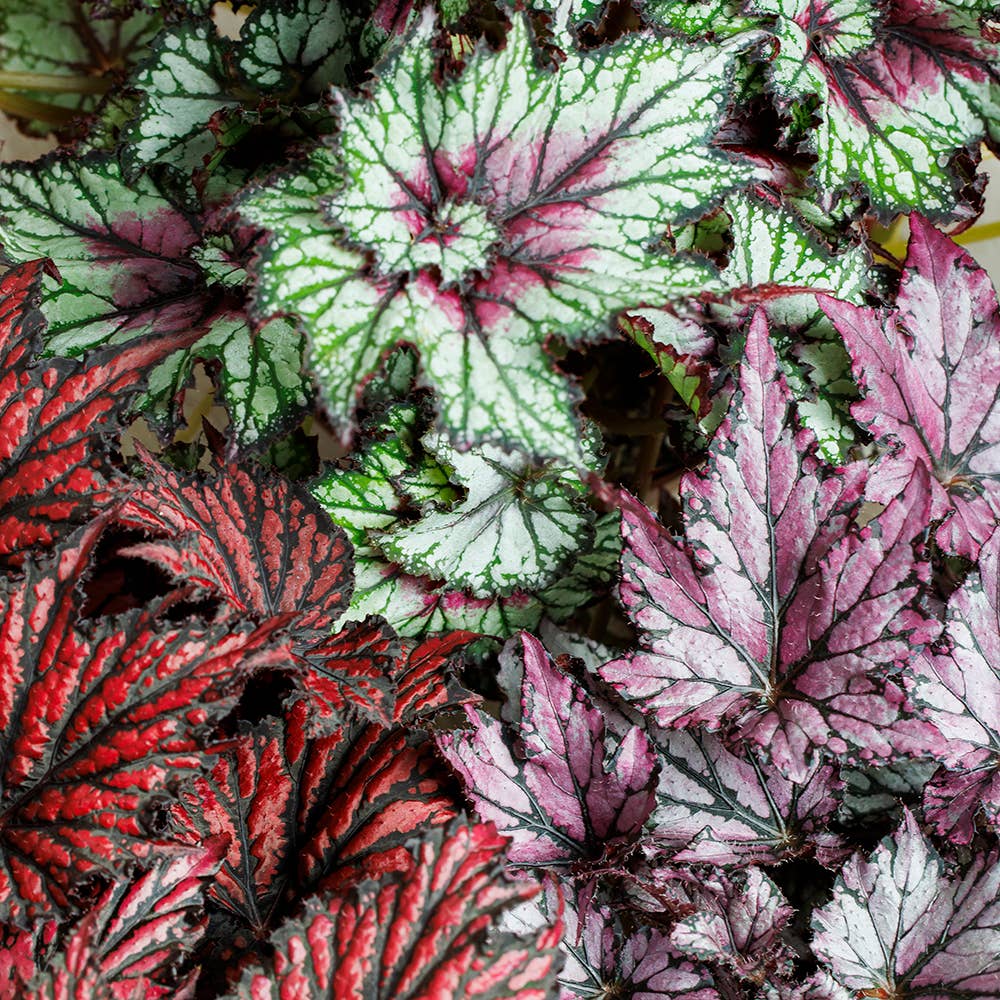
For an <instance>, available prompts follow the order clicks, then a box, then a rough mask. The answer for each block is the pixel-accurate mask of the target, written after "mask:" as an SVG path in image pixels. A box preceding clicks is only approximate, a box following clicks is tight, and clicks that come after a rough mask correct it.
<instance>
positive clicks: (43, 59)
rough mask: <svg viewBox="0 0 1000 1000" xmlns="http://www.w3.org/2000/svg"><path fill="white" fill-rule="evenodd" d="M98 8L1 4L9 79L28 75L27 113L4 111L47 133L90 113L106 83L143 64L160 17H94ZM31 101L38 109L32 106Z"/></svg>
mask: <svg viewBox="0 0 1000 1000" xmlns="http://www.w3.org/2000/svg"><path fill="white" fill-rule="evenodd" d="M96 6H97V5H96V4H95V3H90V2H88V0H33V2H31V3H20V2H18V0H3V2H2V3H0V66H3V70H4V73H17V74H30V76H29V77H28V79H26V80H25V85H24V86H23V88H19V91H20V92H23V94H24V95H28V96H27V97H26V100H27V102H28V103H26V104H25V106H24V109H23V112H22V111H19V109H18V108H17V107H11V108H9V109H8V106H7V105H6V104H5V105H4V108H5V110H8V111H13V112H14V113H15V114H16V116H17V118H18V119H19V120H21V121H22V122H23V123H24V124H25V125H26V126H27V127H28V129H29V131H31V132H35V133H45V132H48V131H50V130H51V129H52V128H53V126H60V125H66V124H67V123H68V122H69V121H70V120H71V119H72V118H73V117H74V116H75V115H77V114H81V113H85V112H88V111H92V110H93V109H94V108H95V107H96V105H97V102H98V101H99V100H100V95H101V94H102V93H104V91H105V89H106V87H105V85H104V80H105V78H106V77H107V76H108V75H109V74H113V73H116V72H121V71H124V70H126V69H128V68H130V67H131V66H132V65H133V64H134V63H135V62H137V61H138V60H139V59H141V58H142V57H143V56H144V55H145V54H146V51H147V46H148V44H149V42H150V41H151V39H152V38H153V36H154V35H155V33H156V31H157V30H158V29H159V27H160V18H159V17H158V16H157V15H155V14H151V13H148V12H144V11H136V12H132V13H130V15H128V16H125V15H122V16H115V17H109V18H95V17H94V12H95V8H96ZM36 74H37V75H38V76H36ZM32 78H34V79H32ZM45 78H48V79H45ZM29 81H30V82H29ZM60 84H62V85H61V86H60ZM20 92H19V94H18V96H21V93H20ZM34 102H38V104H39V105H41V106H40V107H37V108H33V107H32V104H33V103H34Z"/></svg>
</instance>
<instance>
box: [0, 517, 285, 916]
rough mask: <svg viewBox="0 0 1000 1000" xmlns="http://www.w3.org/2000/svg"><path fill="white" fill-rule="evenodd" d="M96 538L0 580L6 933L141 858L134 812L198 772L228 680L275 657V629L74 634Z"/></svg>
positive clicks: (234, 624)
mask: <svg viewBox="0 0 1000 1000" xmlns="http://www.w3.org/2000/svg"><path fill="white" fill-rule="evenodd" d="M102 527H103V523H102V522H100V521H98V522H95V523H94V524H93V525H92V526H91V527H89V528H87V529H86V530H85V531H83V532H81V533H79V534H77V535H76V536H74V538H72V539H71V540H69V541H68V542H66V543H63V544H62V545H61V547H60V548H59V549H58V551H57V552H56V554H55V555H54V557H53V558H52V559H51V561H48V562H46V563H43V564H41V565H39V564H38V563H36V562H34V561H32V560H28V561H27V562H26V563H25V567H24V576H23V578H21V579H14V580H10V579H7V580H0V647H2V648H3V650H4V654H5V657H6V669H5V671H4V672H3V675H2V677H0V738H2V747H3V774H2V780H3V791H2V795H0V919H11V920H14V921H15V922H17V923H20V924H23V923H24V921H26V920H28V919H30V918H36V917H41V916H46V915H50V914H58V913H59V912H60V911H62V910H64V909H66V908H67V907H69V906H70V905H71V902H72V900H71V896H72V890H73V887H74V884H75V883H76V882H77V880H78V879H79V878H80V877H81V876H83V875H86V874H87V873H89V872H92V871H95V870H105V871H112V872H114V871H116V870H119V869H120V867H121V865H122V864H124V863H127V862H128V861H130V860H132V859H134V858H135V857H136V856H142V855H143V854H144V853H146V852H148V851H149V849H150V847H151V845H152V844H153V843H154V841H153V840H151V839H150V836H149V832H148V831H147V829H146V828H145V826H144V824H143V820H142V814H143V810H144V809H146V808H148V807H149V806H150V805H152V804H153V803H154V802H155V801H156V799H157V798H160V797H162V796H163V795H164V794H165V793H167V792H168V790H169V789H170V787H171V786H172V785H173V784H175V783H176V782H178V781H179V780H180V779H182V778H184V777H185V776H187V775H190V774H192V773H197V772H199V771H201V770H202V769H203V768H204V766H205V756H204V753H203V746H204V734H205V731H206V730H207V728H208V726H209V725H210V724H211V723H212V722H213V721H214V720H215V719H217V718H219V717H220V716H221V715H223V714H224V713H225V712H227V711H228V710H229V709H230V708H231V707H232V705H233V704H234V703H235V699H236V694H237V692H238V682H239V681H240V679H241V678H242V677H243V676H245V675H246V673H247V672H248V671H250V670H251V669H253V668H255V667H257V666H261V665H266V664H272V663H280V662H282V661H283V660H284V659H285V657H286V656H287V653H286V652H285V650H284V649H283V648H282V647H281V646H280V645H279V644H278V643H277V642H276V641H275V639H274V633H275V631H276V629H277V628H278V627H279V626H281V625H282V624H284V620H283V619H282V618H274V619H270V620H269V621H268V622H267V623H266V624H265V625H264V626H263V627H259V628H257V629H254V628H253V627H252V626H250V625H249V624H247V623H245V622H241V621H232V620H230V621H228V622H224V623H218V624H215V625H212V626H204V625H202V624H200V623H198V622H197V621H194V620H190V621H188V622H186V623H185V624H183V625H174V624H169V625H168V624H162V623H158V622H157V621H156V620H155V618H154V614H153V613H152V612H150V611H133V612H129V613H127V614H124V615H121V616H120V617H118V618H115V619H103V620H101V621H99V622H96V623H90V628H89V631H86V632H85V631H83V630H82V629H81V628H80V627H78V626H77V625H76V622H77V619H78V615H79V608H78V603H77V601H76V597H75V587H76V585H77V583H78V582H79V581H80V579H81V578H82V577H83V576H84V575H85V573H86V569H87V565H88V558H89V555H90V552H91V550H92V548H93V546H94V545H95V544H96V541H97V538H98V536H99V534H100V531H101V528H102ZM153 610H154V611H155V610H156V609H153Z"/></svg>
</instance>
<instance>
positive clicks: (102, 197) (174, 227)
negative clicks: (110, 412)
mask: <svg viewBox="0 0 1000 1000" xmlns="http://www.w3.org/2000/svg"><path fill="white" fill-rule="evenodd" d="M201 239H202V236H201V232H200V223H199V220H198V219H197V218H196V217H195V216H194V215H191V214H188V213H186V212H185V211H183V210H182V209H180V208H178V207H177V206H175V205H174V204H173V203H172V202H170V201H169V200H168V199H167V198H166V197H165V196H164V195H163V194H162V193H161V192H160V190H159V189H158V188H157V187H156V185H155V184H154V183H153V181H152V180H150V179H149V178H148V177H140V178H137V179H136V180H135V181H132V182H128V181H126V180H125V178H124V177H123V176H122V173H121V169H120V167H119V166H118V164H117V161H115V160H114V159H112V158H110V157H108V156H106V155H103V154H89V155H86V156H82V157H78V158H75V159H69V158H65V157H60V156H59V155H54V156H50V157H47V158H45V159H44V160H41V161H39V162H38V163H37V164H31V165H24V164H20V165H17V166H8V165H5V166H4V167H3V168H0V241H2V243H3V252H4V255H5V256H6V258H7V259H8V260H10V261H27V260H34V259H37V258H39V257H48V258H50V259H51V260H52V263H53V264H54V265H55V267H54V270H53V271H52V272H51V273H47V274H46V275H45V277H44V278H43V286H44V293H43V297H42V312H43V313H44V314H45V318H46V320H47V321H48V331H47V334H46V337H45V347H46V348H47V349H48V350H49V351H52V352H54V353H58V354H70V355H73V354H79V353H81V352H82V351H84V350H86V349H87V348H90V347H94V346H99V345H105V344H120V343H126V342H128V341H130V340H133V339H136V338H138V337H141V336H142V335H144V334H147V333H155V334H156V335H157V336H158V337H160V338H169V337H171V336H176V335H178V334H184V343H185V345H186V347H185V351H184V352H181V353H180V355H179V356H178V355H174V356H172V357H170V358H168V359H167V360H166V361H165V362H164V364H163V365H161V366H159V367H155V368H153V370H152V371H151V372H150V375H149V383H150V386H151V387H152V393H153V395H152V398H150V399H149V400H147V403H146V405H147V407H148V408H149V411H150V416H151V417H152V418H153V419H154V420H156V419H157V418H159V419H160V420H162V419H163V414H164V413H173V410H174V408H175V405H174V404H175V400H174V396H175V394H176V391H177V389H178V388H180V387H181V386H182V385H183V383H184V381H185V380H186V379H188V378H189V377H190V372H191V366H192V364H193V362H194V360H196V359H197V358H199V357H202V356H203V357H205V358H206V359H208V360H215V359H221V360H223V361H224V365H225V366H224V370H223V373H222V376H221V378H220V386H221V389H222V396H223V399H222V401H223V402H224V403H225V404H226V406H227V408H228V409H229V412H230V415H231V417H232V420H233V425H234V430H235V432H236V435H237V437H238V440H239V443H240V444H241V445H248V446H249V445H254V444H256V443H258V442H259V441H260V439H262V438H266V437H267V436H268V435H269V434H272V433H274V432H275V431H276V430H280V429H283V428H284V427H285V426H286V425H287V424H288V422H289V420H290V419H292V418H294V417H295V416H296V415H299V414H300V413H301V411H302V410H303V408H304V406H305V404H306V403H307V402H308V401H309V399H310V398H311V396H312V390H311V386H310V384H309V379H308V376H307V375H306V374H305V373H304V372H303V370H302V353H301V352H302V350H303V341H302V337H301V335H300V334H299V333H298V332H297V331H296V330H295V329H294V327H293V326H292V325H291V324H290V323H288V322H287V321H284V320H276V321H273V322H271V323H268V324H264V325H260V324H256V323H252V322H250V321H249V320H248V319H247V318H246V316H245V315H244V314H243V311H242V301H241V293H240V292H239V290H238V289H235V290H234V289H233V288H231V287H230V286H231V285H232V284H233V282H232V280H231V278H230V277H225V278H223V276H222V275H221V274H220V273H213V269H212V267H210V266H209V263H210V262H209V260H208V259H207V258H206V257H205V255H204V254H199V251H200V250H202V249H204V245H203V244H202V243H201V242H200V241H201ZM224 263H225V264H226V267H227V268H228V269H230V270H231V269H233V268H235V267H236V266H237V265H236V263H235V262H228V261H227V262H224ZM218 270H219V269H218V268H216V271H218ZM236 283H237V285H238V284H239V282H238V281H237V282H236ZM194 332H200V333H201V334H202V335H203V337H204V339H205V349H204V354H202V353H201V352H200V350H199V345H200V343H201V340H200V339H199V338H197V337H193V336H190V335H191V334H192V333H194Z"/></svg>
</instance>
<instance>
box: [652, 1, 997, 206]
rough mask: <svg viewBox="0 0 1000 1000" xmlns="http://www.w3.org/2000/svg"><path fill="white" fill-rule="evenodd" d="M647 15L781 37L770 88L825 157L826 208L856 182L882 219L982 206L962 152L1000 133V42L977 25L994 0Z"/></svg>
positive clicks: (705, 8) (818, 173)
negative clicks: (972, 195) (969, 191)
mask: <svg viewBox="0 0 1000 1000" xmlns="http://www.w3.org/2000/svg"><path fill="white" fill-rule="evenodd" d="M644 12H645V13H646V15H647V17H649V18H650V19H651V20H653V22H654V23H664V24H666V25H669V26H671V27H673V28H674V29H675V30H680V31H682V32H684V33H685V34H688V35H690V36H692V37H699V36H702V35H704V34H706V33H709V32H711V33H712V34H713V35H714V34H721V36H722V37H726V36H728V35H729V34H731V33H732V31H733V28H734V27H739V28H742V29H744V30H745V29H746V28H748V27H750V26H756V27H764V28H765V29H766V30H769V31H770V32H771V33H772V34H773V36H774V39H775V42H776V43H777V44H776V48H775V50H773V52H771V53H770V54H769V56H768V58H767V61H766V63H765V72H766V74H767V80H768V85H769V88H770V90H771V93H772V94H773V96H774V98H775V99H776V101H777V104H778V107H779V109H780V110H781V111H782V112H783V113H784V114H785V116H786V117H787V119H788V121H789V123H790V127H789V136H788V138H789V140H790V141H792V142H796V143H797V144H799V145H800V147H801V148H803V149H804V150H805V151H807V152H809V153H812V154H814V155H815V156H816V158H817V160H816V164H815V167H814V168H813V173H812V177H813V180H814V182H815V184H816V187H817V188H818V189H819V192H820V196H821V202H822V204H823V205H824V206H825V207H827V208H829V207H830V206H831V205H832V204H833V203H834V202H835V200H836V199H837V198H838V197H839V196H841V195H843V194H846V193H850V192H851V191H852V190H853V189H856V188H858V189H860V190H862V191H863V192H864V193H865V194H866V195H867V197H868V198H869V199H870V202H871V204H872V207H873V208H874V209H875V210H876V212H877V213H878V214H879V215H880V216H882V217H883V218H888V217H891V216H892V215H894V214H895V213H897V212H908V211H910V210H913V209H916V210H918V211H920V212H923V213H924V214H926V215H929V216H932V217H934V218H938V219H943V218H967V217H970V216H972V215H974V214H975V208H974V206H970V205H969V204H968V202H967V199H966V197H965V194H966V193H965V192H964V191H963V187H964V185H965V183H966V181H967V178H965V177H963V176H962V167H961V166H960V165H958V164H957V163H956V162H955V161H957V160H958V159H960V158H961V157H962V156H964V155H966V154H968V153H970V152H971V151H973V150H974V149H975V147H976V146H977V145H978V144H979V142H980V141H981V140H982V139H984V138H986V139H987V140H990V141H996V138H997V124H996V123H997V121H998V114H997V106H998V105H997V101H998V93H1000V75H998V73H997V70H996V62H997V59H998V49H997V46H996V45H995V44H994V43H993V42H991V41H990V40H989V38H988V37H987V35H986V34H985V33H983V32H981V31H980V25H979V18H980V15H985V14H987V13H988V5H987V4H977V3H975V2H972V3H964V2H961V0H959V2H949V0H892V2H889V3H885V4H876V3H873V2H871V0H840V2H837V3H831V2H829V0H753V2H751V3H748V4H746V5H740V4H736V3H722V4H720V3H717V2H711V3H694V4H686V3H677V2H676V0H659V2H656V0H654V2H648V3H646V4H644Z"/></svg>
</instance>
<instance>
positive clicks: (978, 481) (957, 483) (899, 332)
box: [822, 214, 1000, 559]
mask: <svg viewBox="0 0 1000 1000" xmlns="http://www.w3.org/2000/svg"><path fill="white" fill-rule="evenodd" d="M910 226H911V230H912V235H911V237H910V246H909V249H908V252H907V257H906V267H905V269H904V271H903V275H902V278H901V280H900V285H899V295H898V297H897V299H896V308H895V309H894V310H892V311H891V312H888V313H885V312H879V311H876V310H873V309H863V308H859V307H857V306H852V305H849V304H848V303H846V302H837V301H835V300H833V299H824V300H823V302H822V305H823V310H824V311H825V312H826V314H827V316H829V317H830V319H831V320H833V323H834V325H835V326H836V327H837V330H838V331H839V332H840V334H841V336H842V337H843V338H844V343H845V345H846V346H847V350H848V351H849V353H850V355H851V358H852V362H853V365H854V374H855V377H856V378H857V380H858V382H859V383H860V384H861V386H862V388H863V390H864V398H863V399H862V400H861V401H860V402H858V403H856V404H855V405H854V406H853V407H852V408H851V412H852V414H853V415H854V416H855V417H856V418H857V420H858V421H860V422H861V423H862V424H864V425H867V426H868V427H869V428H870V429H871V431H872V434H873V435H874V437H875V440H876V441H877V442H878V443H879V444H881V445H883V446H884V448H885V449H886V451H885V452H884V453H883V454H882V456H881V457H880V458H879V460H878V462H877V463H876V465H875V469H874V471H873V474H872V477H871V479H870V481H869V483H868V487H867V496H868V497H869V498H870V499H872V500H875V501H878V502H879V503H888V502H889V500H890V499H891V498H892V497H894V496H896V495H897V494H898V493H899V492H900V491H901V490H902V488H903V486H904V485H905V484H906V482H907V481H908V480H909V479H910V477H911V475H912V473H913V469H914V466H916V465H918V464H922V465H925V466H926V467H927V468H928V469H930V470H931V472H932V473H933V476H932V478H931V483H930V485H931V495H932V506H931V512H930V513H931V517H934V518H941V517H945V516H946V515H949V518H948V520H947V521H946V522H945V524H944V525H943V526H942V527H941V528H940V529H939V531H938V533H937V539H938V542H939V543H940V544H941V545H942V547H944V548H945V549H946V550H948V551H952V552H956V553H958V554H960V555H964V556H968V557H969V558H973V559H974V558H975V556H976V553H977V552H978V550H979V546H980V545H981V544H982V542H983V541H984V540H985V539H986V538H987V537H988V536H989V534H990V532H992V530H993V526H994V525H995V524H996V519H997V515H996V513H995V510H998V509H1000V482H998V481H1000V403H998V395H1000V309H998V307H997V296H996V292H995V291H994V290H993V286H992V284H991V283H990V278H989V275H987V274H986V272H985V271H983V270H982V269H981V268H979V267H978V266H977V265H976V262H975V261H974V260H973V259H972V258H971V257H970V256H969V255H968V254H967V253H966V252H965V251H964V250H962V249H961V247H959V246H957V245H956V244H955V243H953V242H952V241H951V240H950V239H948V237H947V236H944V235H943V234H942V233H940V232H938V230H936V229H935V228H934V227H933V226H932V225H931V224H930V223H929V222H927V221H926V220H925V219H922V218H921V217H920V216H919V215H916V214H914V215H913V216H912V217H911V219H910Z"/></svg>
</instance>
